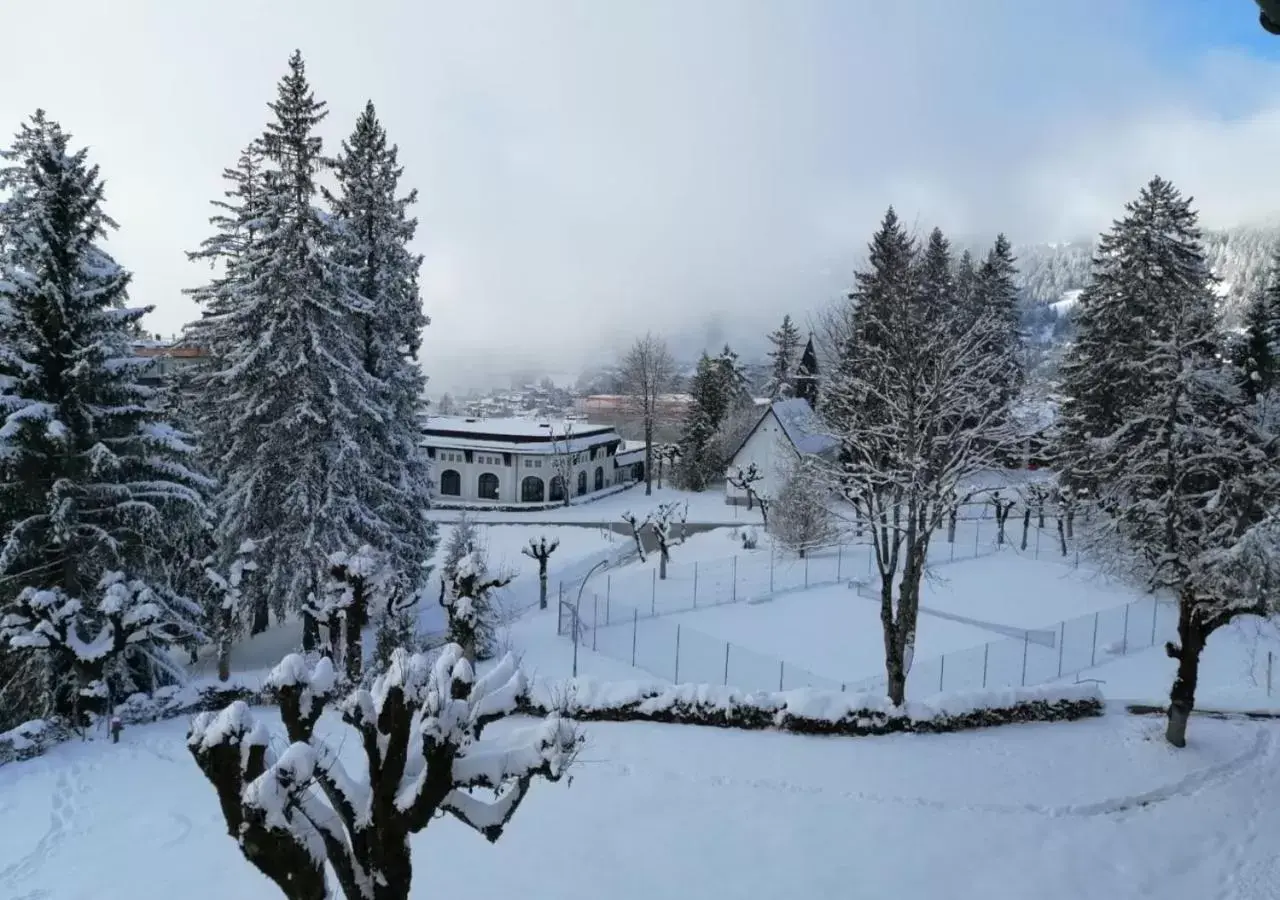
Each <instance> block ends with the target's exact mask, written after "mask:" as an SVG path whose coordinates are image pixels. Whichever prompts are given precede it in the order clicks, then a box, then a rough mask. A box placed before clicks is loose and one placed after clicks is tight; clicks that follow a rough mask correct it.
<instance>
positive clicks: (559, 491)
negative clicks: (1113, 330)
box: [551, 475, 564, 503]
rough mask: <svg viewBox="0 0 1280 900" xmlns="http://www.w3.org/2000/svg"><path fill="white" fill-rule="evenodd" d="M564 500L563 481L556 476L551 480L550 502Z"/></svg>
mask: <svg viewBox="0 0 1280 900" xmlns="http://www.w3.org/2000/svg"><path fill="white" fill-rule="evenodd" d="M562 500H564V479H563V478H561V477H560V476H559V475H556V476H555V477H553V478H552V479H551V502H552V503H559V502H561V501H562Z"/></svg>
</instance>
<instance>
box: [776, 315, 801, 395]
mask: <svg viewBox="0 0 1280 900" xmlns="http://www.w3.org/2000/svg"><path fill="white" fill-rule="evenodd" d="M769 343H770V344H772V345H773V346H772V349H771V350H770V351H769V399H770V400H780V399H782V398H783V397H790V396H793V395H794V394H795V380H794V379H795V374H796V362H797V356H798V355H799V353H800V350H801V348H800V329H799V328H797V327H796V326H795V323H794V322H792V321H791V316H790V315H785V316H783V317H782V324H781V325H779V326H778V328H777V330H776V331H771V332H769Z"/></svg>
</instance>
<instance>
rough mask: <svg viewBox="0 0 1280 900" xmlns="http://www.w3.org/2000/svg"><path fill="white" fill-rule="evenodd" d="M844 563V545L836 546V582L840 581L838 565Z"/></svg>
mask: <svg viewBox="0 0 1280 900" xmlns="http://www.w3.org/2000/svg"><path fill="white" fill-rule="evenodd" d="M843 561H844V544H836V581H837V582H838V581H839V580H840V565H841V563H842V562H843Z"/></svg>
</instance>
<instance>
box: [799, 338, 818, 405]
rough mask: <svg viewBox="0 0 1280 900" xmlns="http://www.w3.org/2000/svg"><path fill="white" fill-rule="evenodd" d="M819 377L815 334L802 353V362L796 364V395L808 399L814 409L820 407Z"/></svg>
mask: <svg viewBox="0 0 1280 900" xmlns="http://www.w3.org/2000/svg"><path fill="white" fill-rule="evenodd" d="M819 377H820V373H819V372H818V353H817V351H816V350H814V348H813V335H809V340H808V341H807V342H806V343H805V345H804V352H803V353H801V354H800V364H799V365H798V366H796V376H795V395H796V396H797V397H799V398H800V399H802V400H807V401H808V402H809V406H810V407H811V408H812V409H814V410H816V409H817V408H818V388H819V382H818V379H819Z"/></svg>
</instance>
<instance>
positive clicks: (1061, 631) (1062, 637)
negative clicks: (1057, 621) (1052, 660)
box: [1058, 619, 1067, 678]
mask: <svg viewBox="0 0 1280 900" xmlns="http://www.w3.org/2000/svg"><path fill="white" fill-rule="evenodd" d="M1066 646H1067V620H1066V619H1063V620H1062V624H1061V625H1059V626H1058V677H1059V678H1061V677H1062V650H1063V648H1064V647H1066Z"/></svg>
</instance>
